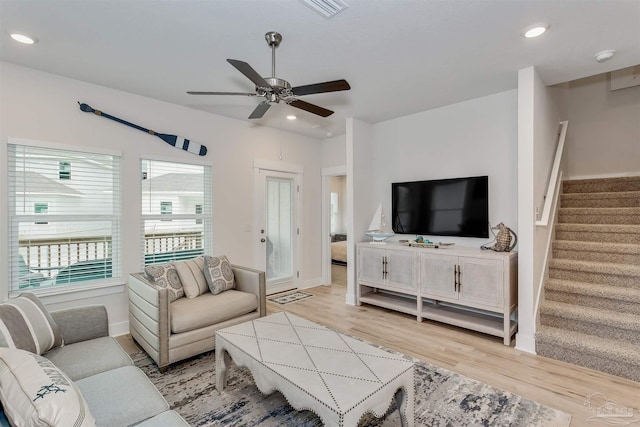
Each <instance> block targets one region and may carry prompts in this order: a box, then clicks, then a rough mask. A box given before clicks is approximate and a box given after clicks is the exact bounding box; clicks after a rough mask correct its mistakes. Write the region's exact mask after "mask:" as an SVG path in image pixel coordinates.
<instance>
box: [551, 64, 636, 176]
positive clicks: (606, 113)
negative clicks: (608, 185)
mask: <svg viewBox="0 0 640 427" xmlns="http://www.w3.org/2000/svg"><path fill="white" fill-rule="evenodd" d="M610 86H611V81H610V75H609V73H605V74H599V75H596V76H592V77H587V78H584V79H580V80H575V81H572V82H569V83H565V84H563V85H561V87H562V88H563V89H564V91H563V92H564V97H563V98H564V104H565V105H566V109H567V120H569V131H568V133H567V152H566V154H567V161H568V163H567V167H568V174H569V176H570V177H571V178H588V177H607V176H625V175H638V174H640V86H635V87H630V88H625V89H620V90H615V91H612V90H610Z"/></svg>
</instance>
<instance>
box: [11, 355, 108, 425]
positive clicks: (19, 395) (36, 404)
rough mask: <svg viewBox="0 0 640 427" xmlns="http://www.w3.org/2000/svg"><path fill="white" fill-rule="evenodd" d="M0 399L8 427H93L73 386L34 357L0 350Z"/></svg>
mask: <svg viewBox="0 0 640 427" xmlns="http://www.w3.org/2000/svg"><path fill="white" fill-rule="evenodd" d="M0 399H2V405H3V406H4V413H5V415H6V416H7V419H8V420H9V422H10V423H11V425H12V426H15V427H22V426H25V427H26V426H29V427H31V426H35V427H39V426H46V427H49V426H74V427H95V426H96V421H95V419H94V418H93V416H92V415H91V413H90V412H89V408H88V407H87V402H85V400H84V398H83V397H82V394H80V391H79V390H78V388H77V387H76V385H75V384H74V383H73V382H72V381H71V380H70V379H69V377H67V376H66V375H65V373H64V372H62V371H61V370H60V369H58V368H57V367H56V366H55V365H54V364H53V363H51V361H49V360H48V359H45V358H44V357H42V356H38V355H37V354H34V353H30V352H28V351H25V350H18V349H13V348H0Z"/></svg>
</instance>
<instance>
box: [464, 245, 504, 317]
mask: <svg viewBox="0 0 640 427" xmlns="http://www.w3.org/2000/svg"><path fill="white" fill-rule="evenodd" d="M459 263H460V271H461V275H460V301H462V300H464V301H465V302H469V303H473V304H474V305H483V306H487V307H494V308H502V307H503V306H504V289H503V286H502V284H503V277H502V272H503V268H504V266H503V263H502V261H499V260H494V259H483V258H470V257H460V259H459Z"/></svg>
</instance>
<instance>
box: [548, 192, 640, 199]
mask: <svg viewBox="0 0 640 427" xmlns="http://www.w3.org/2000/svg"><path fill="white" fill-rule="evenodd" d="M560 197H561V198H563V199H633V198H636V197H638V198H640V191H603V192H595V193H563V194H561V195H560Z"/></svg>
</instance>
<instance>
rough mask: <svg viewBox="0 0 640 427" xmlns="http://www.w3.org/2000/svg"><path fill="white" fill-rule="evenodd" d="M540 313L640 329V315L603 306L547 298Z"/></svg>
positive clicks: (632, 329)
mask: <svg viewBox="0 0 640 427" xmlns="http://www.w3.org/2000/svg"><path fill="white" fill-rule="evenodd" d="M540 314H541V315H542V314H548V315H555V316H557V317H562V318H566V319H573V320H580V321H585V322H589V323H594V324H601V325H607V326H610V327H615V328H621V329H627V330H631V331H637V330H640V316H634V315H632V314H629V313H619V312H616V311H612V310H606V309H601V308H593V307H584V306H576V305H573V304H568V303H564V302H559V301H549V300H546V301H545V302H544V303H543V304H542V306H541V307H540Z"/></svg>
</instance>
